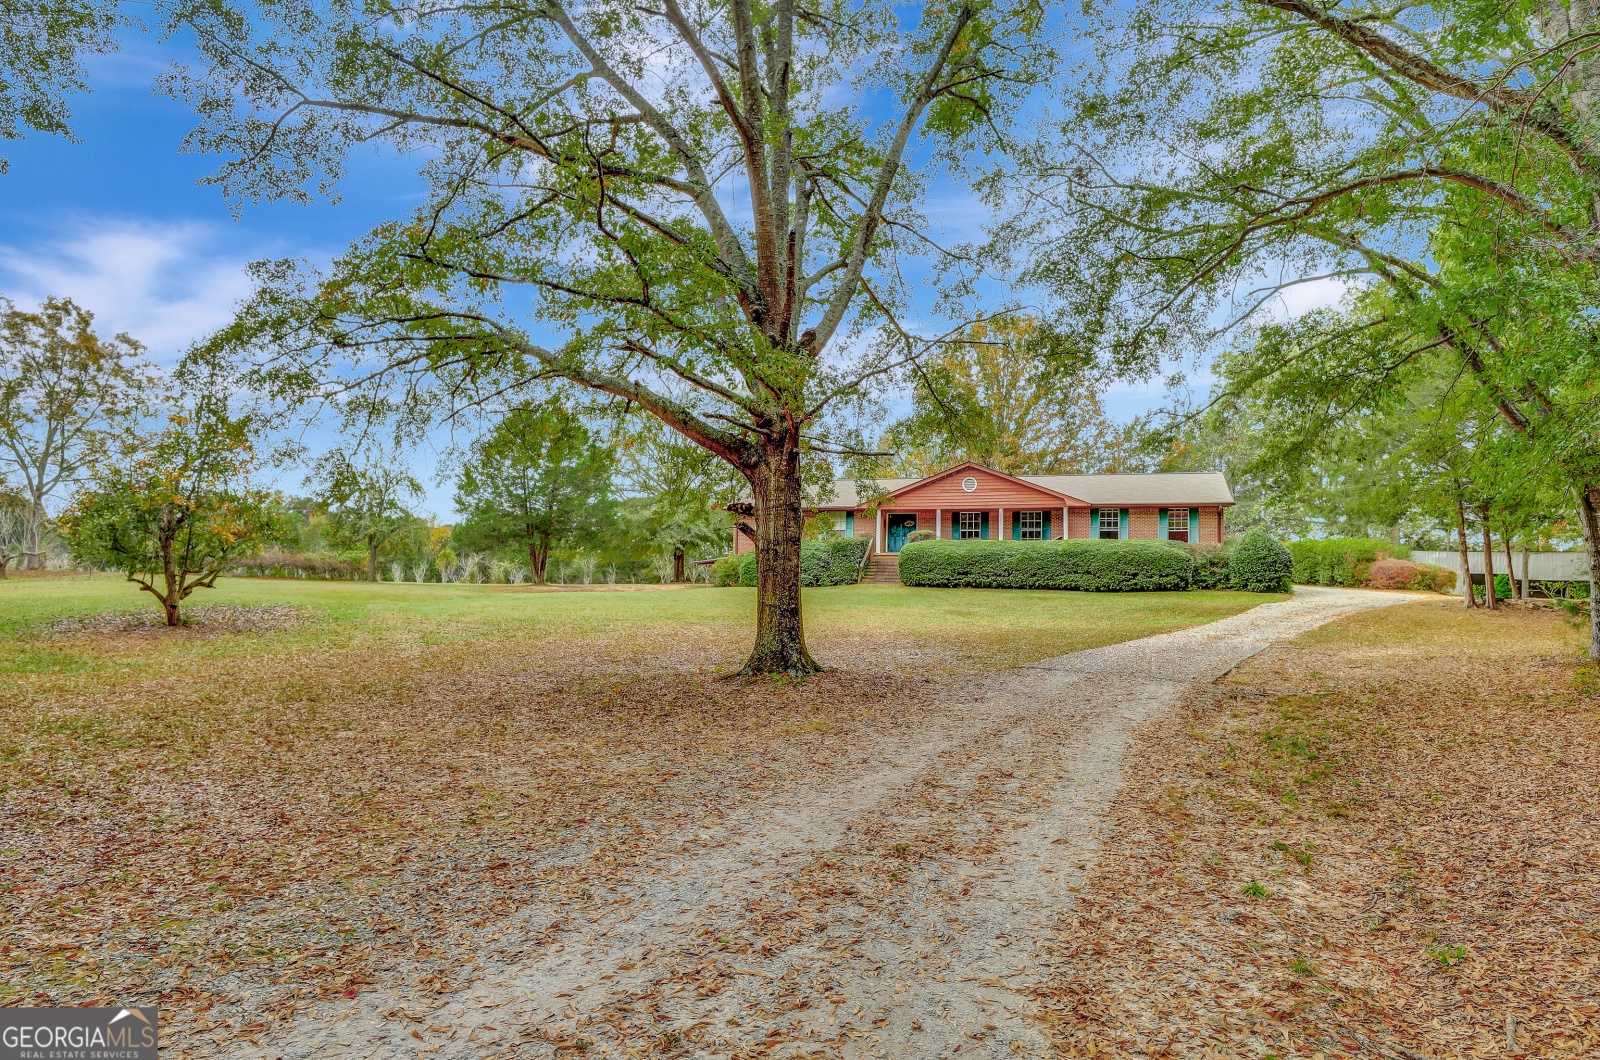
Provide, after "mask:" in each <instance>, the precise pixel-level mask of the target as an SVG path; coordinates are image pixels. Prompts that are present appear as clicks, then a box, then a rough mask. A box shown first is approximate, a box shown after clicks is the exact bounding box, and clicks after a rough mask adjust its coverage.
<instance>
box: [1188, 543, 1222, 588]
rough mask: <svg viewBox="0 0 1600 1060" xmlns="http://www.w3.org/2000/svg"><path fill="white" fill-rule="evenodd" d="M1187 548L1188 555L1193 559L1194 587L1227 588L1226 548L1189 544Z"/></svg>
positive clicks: (1213, 545) (1215, 545)
mask: <svg viewBox="0 0 1600 1060" xmlns="http://www.w3.org/2000/svg"><path fill="white" fill-rule="evenodd" d="M1188 548H1189V554H1190V555H1192V556H1193V557H1194V587H1195V588H1196V589H1226V588H1228V552H1229V550H1228V546H1227V545H1225V544H1223V545H1217V544H1210V545H1201V544H1191V545H1189V546H1188Z"/></svg>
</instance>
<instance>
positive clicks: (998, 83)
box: [178, 0, 1051, 674]
mask: <svg viewBox="0 0 1600 1060" xmlns="http://www.w3.org/2000/svg"><path fill="white" fill-rule="evenodd" d="M178 17H179V21H180V22H181V23H182V24H183V25H185V26H186V27H188V28H189V29H191V30H192V31H193V33H194V34H195V39H196V41H197V45H198V47H199V48H200V50H201V52H202V53H203V54H204V55H205V57H206V60H207V62H208V64H209V70H208V71H206V72H202V73H199V74H196V75H195V76H193V77H192V78H188V79H186V80H184V81H183V83H182V86H181V87H182V89H183V90H184V91H186V92H187V93H188V94H189V96H190V97H191V98H192V99H193V100H194V101H195V103H196V105H197V107H198V109H199V111H200V113H201V114H202V115H203V116H204V118H205V123H204V125H203V127H202V128H201V130H200V131H199V132H198V133H197V134H196V136H195V138H194V144H195V146H197V147H200V148H203V149H205V150H210V151H217V152H221V153H224V154H226V155H230V156H232V159H233V160H232V161H231V162H229V163H228V164H227V165H226V166H225V167H224V168H223V170H222V171H221V173H220V174H219V175H218V177H217V179H218V181H219V182H220V183H222V184H223V185H225V186H226V187H227V188H228V189H230V190H231V191H233V192H235V193H237V194H240V195H245V196H269V197H270V196H282V195H291V196H293V195H302V196H303V195H306V194H309V193H310V190H309V186H310V185H313V184H315V183H317V182H318V181H321V182H322V183H323V185H324V186H327V185H328V182H329V181H331V180H333V179H336V178H337V176H338V174H339V172H340V159H341V158H342V157H343V155H344V153H345V152H346V151H347V150H348V149H350V148H351V146H352V145H355V144H360V143H364V142H367V141H370V140H375V139H376V140H381V141H386V142H388V143H389V144H391V145H393V146H394V147H396V148H397V149H399V150H402V151H407V152H415V153H416V154H418V155H419V156H420V157H422V158H423V159H424V166H425V169H424V175H425V178H426V196H425V199H426V201H425V202H424V204H423V205H422V206H421V207H420V208H419V209H418V210H417V211H416V212H415V213H414V214H413V215H412V216H411V217H410V218H409V219H406V220H397V221H395V222H394V223H390V224H385V225H382V226H380V227H379V228H378V229H376V230H375V231H374V232H373V233H372V234H371V235H370V236H369V237H368V238H367V239H365V240H364V241H362V242H361V243H360V244H359V245H357V246H356V247H354V248H353V249H352V250H351V251H350V252H349V253H348V254H347V255H346V256H345V257H344V258H342V259H341V260H340V261H338V262H337V263H335V265H334V266H333V268H332V270H331V272H330V274H329V275H327V276H312V275H308V274H307V273H305V272H304V271H302V270H299V269H296V268H293V267H290V266H280V267H277V268H275V269H266V270H264V271H263V274H262V276H261V279H262V281H263V286H262V289H261V291H260V293H259V295H258V297H257V298H256V299H255V300H254V301H253V303H252V304H251V305H250V306H249V307H248V308H247V310H246V311H245V312H244V314H243V315H242V317H241V319H240V320H239V322H238V324H237V326H236V327H235V328H233V329H232V330H231V332H229V333H228V334H225V335H224V336H221V337H220V338H219V341H218V343H217V344H216V347H215V348H217V349H225V348H227V347H228V346H229V345H230V344H231V345H232V346H233V347H234V348H238V349H242V350H265V351H268V352H267V356H265V357H264V358H262V359H261V360H260V361H259V362H258V368H259V369H260V371H259V372H258V374H257V376H256V380H257V382H258V383H260V384H262V385H264V386H266V387H268V388H272V387H278V388H280V389H279V390H278V391H277V392H278V393H280V394H289V393H304V392H305V391H306V390H308V389H309V390H313V391H315V392H316V393H317V394H318V395H319V396H326V395H327V394H328V392H329V390H328V384H329V381H330V380H339V381H341V382H342V383H343V384H344V385H361V386H364V387H365V388H366V390H367V392H368V393H369V394H370V393H372V392H373V391H382V392H383V394H384V395H385V396H384V397H383V398H381V399H379V398H373V399H372V400H373V401H375V402H377V403H378V405H379V406H381V407H384V408H400V409H406V410H414V409H416V408H417V407H418V405H419V403H421V402H422V401H423V398H424V397H427V396H429V394H430V393H431V394H432V395H434V396H438V395H441V394H442V395H444V396H445V397H446V398H448V399H449V400H451V401H458V402H459V401H469V400H480V399H483V398H485V397H489V396H494V395H499V394H502V393H504V392H506V391H507V390H514V389H517V388H519V387H524V386H526V385H527V384H529V383H530V382H533V381H536V380H539V379H550V378H559V379H565V380H570V381H572V382H575V383H578V384H580V385H582V386H585V387H590V388H593V389H594V390H597V391H602V392H604V393H607V394H611V395H615V396H616V397H619V398H622V399H624V400H625V401H627V402H631V403H634V404H636V405H638V406H640V407H642V408H643V409H645V410H647V411H648V412H649V413H651V414H653V415H655V416H656V417H658V418H659V419H660V420H661V421H662V422H663V423H665V424H667V425H668V426H670V427H671V428H673V429H674V430H676V431H679V432H681V433H682V434H683V435H684V436H685V437H688V438H690V439H692V440H693V441H694V442H695V443H697V444H699V445H701V446H704V447H705V448H706V449H707V450H709V451H711V452H713V453H715V454H716V455H717V456H718V457H720V458H721V459H723V460H725V461H727V462H728V463H729V464H730V465H731V466H733V467H734V468H736V469H737V470H738V472H739V473H740V474H741V475H742V476H744V478H745V479H746V480H747V481H748V483H749V487H750V490H751V494H752V496H753V501H754V506H755V510H756V512H757V514H758V519H757V524H758V527H759V535H758V541H757V549H758V552H759V555H760V557H761V561H760V578H759V587H758V592H757V597H758V609H757V610H758V617H757V627H756V642H755V647H754V649H753V651H752V652H751V655H750V658H749V660H748V662H747V664H746V667H745V670H746V672H748V673H790V674H804V673H809V672H812V671H814V670H815V669H816V664H815V663H814V662H813V661H812V658H811V656H810V654H809V652H808V651H807V649H806V644H805V638H804V631H803V626H802V622H801V611H800V591H799V588H800V580H799V578H800V571H799V543H800V532H801V526H802V515H801V463H802V457H803V454H805V453H807V452H808V451H813V452H820V451H827V450H855V449H859V444H858V443H855V442H853V441H852V440H850V439H848V438H845V437H844V436H843V435H842V434H841V433H840V431H839V428H838V427H837V417H836V415H835V416H832V418H830V417H831V414H836V413H837V410H839V409H840V408H841V407H848V405H849V403H850V402H851V401H852V400H854V399H855V398H857V397H858V396H859V395H860V394H862V392H863V391H864V390H866V389H870V388H871V387H872V386H873V385H874V384H875V383H876V382H878V381H881V380H883V379H885V378H886V377H888V376H890V375H892V374H893V373H894V372H896V371H897V370H899V369H901V368H902V367H903V366H904V365H905V364H906V363H907V362H909V361H910V360H913V359H915V358H916V357H918V356H920V355H921V354H922V353H924V352H925V351H926V350H927V349H929V348H931V347H932V346H934V345H936V343H937V340H936V339H932V338H928V337H924V336H919V335H917V334H915V333H914V329H913V328H911V327H910V326H908V325H905V324H903V323H902V322H901V321H900V319H899V316H900V314H899V312H898V310H899V307H901V306H902V305H903V304H904V302H905V297H906V291H907V284H906V281H904V280H903V279H902V277H903V275H904V269H903V268H902V266H903V265H904V264H905V263H906V259H908V258H912V257H915V258H919V259H921V260H922V261H927V260H930V259H931V260H932V262H933V263H934V265H935V266H937V267H938V268H939V270H941V271H942V273H943V282H944V288H945V290H944V293H946V294H948V295H953V296H959V295H960V293H961V290H962V287H961V284H960V282H959V281H960V280H961V279H962V278H963V277H964V276H965V275H967V271H966V270H968V268H969V266H970V264H971V263H970V261H969V259H968V258H966V257H965V256H963V255H961V254H958V253H956V252H955V251H953V250H950V249H947V248H943V247H941V246H940V245H938V244H937V243H935V242H934V240H933V235H932V234H930V231H929V228H928V225H927V224H926V222H925V220H924V219H923V218H922V217H920V216H919V214H918V213H917V209H916V203H917V200H918V197H919V195H920V193H921V189H922V187H923V186H924V185H925V183H926V181H927V180H928V179H930V177H931V176H933V175H934V174H936V173H940V172H943V173H946V174H953V175H955V176H956V177H962V176H963V175H966V174H967V173H968V171H970V170H971V169H972V168H973V167H974V166H975V165H977V164H978V162H981V159H982V158H983V157H984V155H983V152H984V151H985V150H986V149H988V148H991V147H995V146H998V145H1002V144H1003V142H1004V141H1005V138H1006V137H1007V136H1008V135H1009V134H1008V129H1009V126H1010V125H1011V121H1012V118H1013V116H1014V114H1015V113H1016V111H1017V110H1018V105H1019V100H1021V99H1022V98H1024V97H1025V96H1026V94H1027V92H1028V91H1029V89H1030V86H1031V85H1032V84H1034V83H1036V81H1037V80H1038V78H1039V77H1040V76H1041V73H1042V72H1043V71H1046V70H1048V69H1049V68H1050V65H1051V64H1050V55H1049V53H1048V50H1047V49H1046V48H1045V47H1043V46H1042V44H1041V33H1042V27H1043V21H1044V9H1043V8H1042V6H1040V5H1039V4H1037V3H1036V2H1032V0H1023V2H1013V0H957V2H955V3H952V4H929V5H925V6H922V7H920V8H917V9H910V8H905V7H902V6H897V5H893V4H890V3H887V2H884V0H823V2H819V3H807V2H805V0H771V2H765V3H757V2H752V0H703V2H691V3H682V2H680V0H663V2H662V3H660V4H635V3H631V2H627V3H625V2H621V0H582V2H576V3H568V2H565V0H510V2H497V3H493V4H482V5H475V4H467V5H461V4H452V5H447V6H444V7H423V8H414V7H413V8H394V7H391V6H387V5H383V6H379V7H366V6H356V5H348V4H344V3H340V2H336V0H288V2H275V3H271V4H261V5H259V6H256V7H250V8H238V9H236V8H234V7H232V6H231V5H230V4H228V3H227V2H226V0H208V2H206V3H196V4H194V5H192V6H189V7H187V8H184V9H181V10H180V11H179V15H178ZM975 160H976V161H975ZM536 325H542V326H543V327H544V328H545V329H546V332H547V333H548V332H552V331H553V332H560V333H562V334H565V335H568V336H570V337H569V338H568V339H566V340H563V341H562V342H559V343H556V344H542V343H540V342H538V341H535V339H534V337H533V336H534V334H535V333H536V332H535V331H534V328H535V326H536ZM874 336H876V340H874ZM430 388H431V390H430ZM369 407H371V406H370V405H369Z"/></svg>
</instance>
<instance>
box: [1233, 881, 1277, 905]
mask: <svg viewBox="0 0 1600 1060" xmlns="http://www.w3.org/2000/svg"><path fill="white" fill-rule="evenodd" d="M1239 893H1240V894H1242V895H1244V896H1245V897H1246V898H1253V899H1255V900H1256V901H1260V900H1261V899H1263V898H1267V897H1269V896H1270V895H1271V893H1272V892H1271V891H1268V890H1267V889H1266V888H1265V887H1264V886H1262V885H1261V884H1260V883H1259V882H1257V881H1256V880H1251V881H1250V882H1249V883H1247V884H1245V885H1244V886H1243V887H1241V888H1240V889H1239Z"/></svg>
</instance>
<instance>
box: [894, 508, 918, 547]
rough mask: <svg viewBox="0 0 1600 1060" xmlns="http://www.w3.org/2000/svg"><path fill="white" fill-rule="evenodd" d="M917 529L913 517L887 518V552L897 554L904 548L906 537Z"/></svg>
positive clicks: (896, 516) (895, 516)
mask: <svg viewBox="0 0 1600 1060" xmlns="http://www.w3.org/2000/svg"><path fill="white" fill-rule="evenodd" d="M916 528H917V517H916V516H915V515H891V516H889V551H890V552H899V551H900V549H901V548H903V547H904V546H905V543H906V535H908V534H910V533H911V531H913V530H915V529H916Z"/></svg>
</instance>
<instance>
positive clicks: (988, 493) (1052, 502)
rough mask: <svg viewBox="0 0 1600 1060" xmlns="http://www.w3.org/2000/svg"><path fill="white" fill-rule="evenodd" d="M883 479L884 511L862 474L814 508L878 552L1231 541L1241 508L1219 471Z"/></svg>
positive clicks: (966, 467) (750, 543) (750, 535)
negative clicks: (1229, 523) (1018, 544)
mask: <svg viewBox="0 0 1600 1060" xmlns="http://www.w3.org/2000/svg"><path fill="white" fill-rule="evenodd" d="M877 481H878V486H879V488H880V489H882V490H883V491H885V495H884V496H883V497H882V500H881V501H880V504H879V506H878V510H877V511H876V513H870V514H869V511H868V509H867V506H866V505H865V504H863V503H861V502H860V500H859V499H858V497H857V492H856V483H855V481H854V480H852V479H839V480H838V481H837V482H835V483H834V484H833V496H832V497H831V498H829V499H828V500H826V501H819V502H818V503H817V504H816V506H815V507H808V508H807V509H806V514H807V515H808V516H809V515H815V516H818V517H820V518H823V519H829V520H831V521H832V522H833V525H834V529H835V530H836V531H837V532H838V533H841V534H849V535H853V536H855V537H870V538H872V542H873V547H872V552H873V554H874V555H885V554H887V555H893V554H894V553H898V552H899V551H900V548H901V546H903V545H904V544H905V543H906V538H907V537H909V536H910V534H911V532H912V531H914V530H932V531H934V533H935V534H936V535H937V536H939V537H941V538H976V539H982V540H1010V541H1053V540H1059V539H1060V538H1062V537H1082V538H1087V537H1100V538H1118V539H1128V538H1133V539H1145V540H1155V539H1158V538H1164V539H1166V540H1168V541H1190V542H1210V543H1216V542H1220V541H1221V540H1222V533H1223V513H1224V512H1225V511H1226V510H1227V509H1228V508H1230V507H1232V506H1233V491H1232V490H1230V489H1229V488H1228V480H1227V479H1226V478H1224V477H1223V476H1222V475H1221V474H1220V473H1218V472H1213V471H1204V472H1180V473H1160V474H1148V475H1007V474H1003V473H1001V472H999V471H995V470H994V469H993V468H987V467H984V466H983V465H981V464H974V463H965V464H957V465H956V466H955V467H951V468H946V469H945V470H943V471H940V472H939V473H938V474H934V475H929V476H928V477H926V478H915V479H912V478H883V479H878V480H877ZM744 507H745V506H744V505H737V506H735V508H736V509H738V508H744ZM746 510H748V509H746ZM752 518H753V517H752V516H750V515H748V514H745V515H740V516H739V517H738V518H737V519H736V520H735V524H734V532H733V550H734V552H735V553H744V552H751V551H754V550H755V547H756V545H755V532H754V527H753V526H752V524H751V520H752ZM1063 531H1065V532H1064V533H1063Z"/></svg>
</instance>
